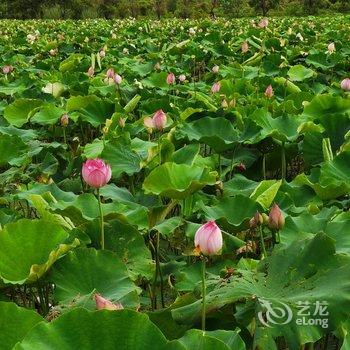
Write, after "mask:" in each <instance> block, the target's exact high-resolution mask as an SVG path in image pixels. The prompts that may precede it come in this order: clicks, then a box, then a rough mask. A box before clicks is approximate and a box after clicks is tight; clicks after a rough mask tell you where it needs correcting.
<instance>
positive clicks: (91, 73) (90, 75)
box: [87, 67, 95, 78]
mask: <svg viewBox="0 0 350 350" xmlns="http://www.w3.org/2000/svg"><path fill="white" fill-rule="evenodd" d="M94 74H95V70H94V68H93V67H90V68H89V69H88V71H87V75H88V77H90V78H91V77H92V76H93V75H94Z"/></svg>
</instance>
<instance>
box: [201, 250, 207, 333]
mask: <svg viewBox="0 0 350 350" xmlns="http://www.w3.org/2000/svg"><path fill="white" fill-rule="evenodd" d="M205 264H206V259H205V257H204V256H203V257H202V297H203V301H202V331H203V332H205V316H206V315H205V313H206V300H205V295H206V285H205Z"/></svg>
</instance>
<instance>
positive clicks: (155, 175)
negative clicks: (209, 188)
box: [143, 163, 217, 199]
mask: <svg viewBox="0 0 350 350" xmlns="http://www.w3.org/2000/svg"><path fill="white" fill-rule="evenodd" d="M216 176H217V173H216V172H215V171H212V172H211V171H209V169H208V168H201V167H197V166H189V165H186V164H176V163H164V164H162V165H160V166H158V167H157V168H155V169H154V170H153V171H152V172H151V173H150V174H149V175H148V176H147V177H146V179H145V181H144V183H143V188H144V190H145V192H146V193H152V194H156V195H161V196H165V197H169V198H174V199H183V198H186V197H187V196H189V195H191V194H192V193H194V192H196V191H198V190H200V189H201V188H203V187H204V186H206V185H214V184H215V182H216Z"/></svg>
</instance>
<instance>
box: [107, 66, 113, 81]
mask: <svg viewBox="0 0 350 350" xmlns="http://www.w3.org/2000/svg"><path fill="white" fill-rule="evenodd" d="M114 75H115V72H114V69H113V68H109V69H108V70H107V72H106V77H107V78H111V79H114Z"/></svg>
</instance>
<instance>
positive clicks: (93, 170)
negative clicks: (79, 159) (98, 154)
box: [81, 158, 112, 188]
mask: <svg viewBox="0 0 350 350" xmlns="http://www.w3.org/2000/svg"><path fill="white" fill-rule="evenodd" d="M81 174H82V176H83V179H84V181H85V182H86V183H87V184H88V185H89V186H91V187H93V188H100V187H102V186H104V185H106V184H107V183H108V182H109V180H110V179H111V177H112V170H111V167H110V166H109V165H108V164H106V163H105V162H104V161H103V160H102V159H99V158H96V159H88V160H87V161H86V162H85V163H84V164H83V168H82V171H81Z"/></svg>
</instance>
